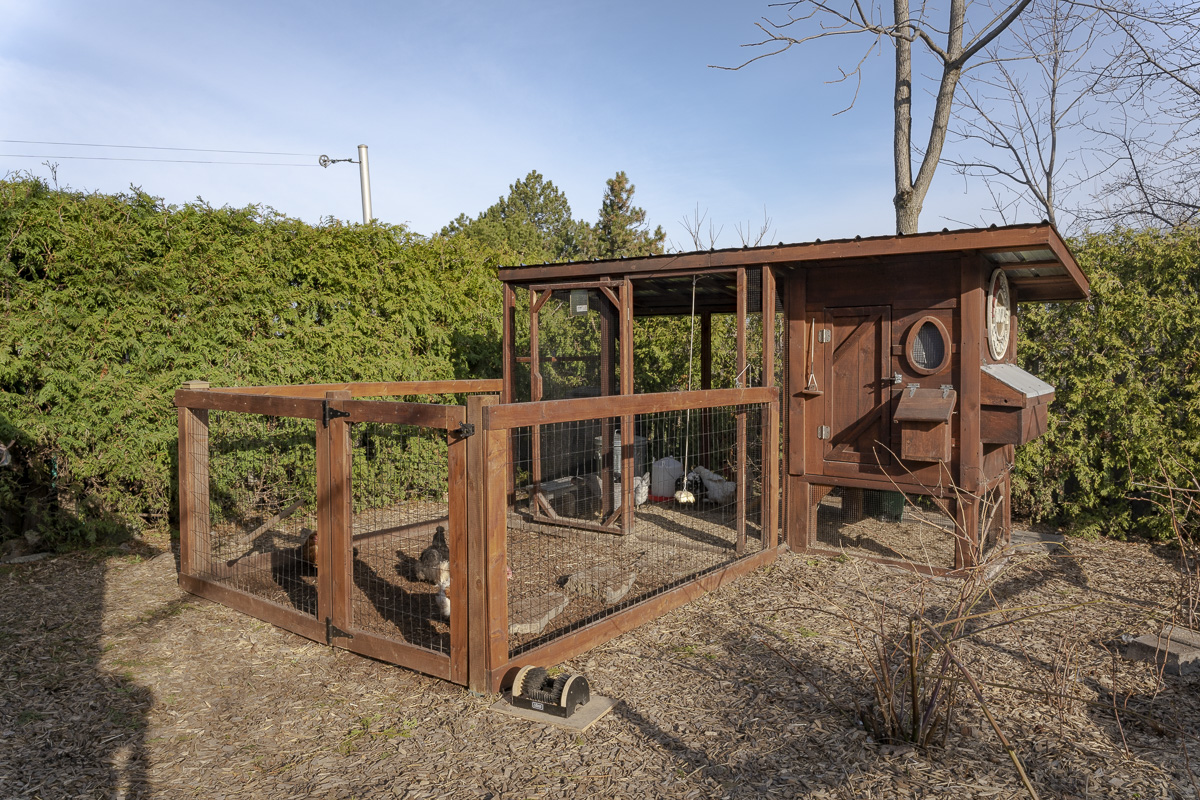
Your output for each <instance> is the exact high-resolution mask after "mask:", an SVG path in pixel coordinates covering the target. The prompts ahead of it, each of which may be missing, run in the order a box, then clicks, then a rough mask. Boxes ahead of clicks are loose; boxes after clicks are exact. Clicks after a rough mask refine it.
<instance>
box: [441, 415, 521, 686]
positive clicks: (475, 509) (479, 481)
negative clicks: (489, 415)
mask: <svg viewBox="0 0 1200 800" xmlns="http://www.w3.org/2000/svg"><path fill="white" fill-rule="evenodd" d="M497 400H498V398H496V397H490V396H486V395H479V396H476V397H468V398H467V421H468V422H470V423H471V424H473V425H474V426H475V435H474V436H470V437H468V438H467V462H468V463H467V535H466V538H467V546H466V551H465V552H466V559H465V560H466V570H465V571H466V578H465V581H464V582H465V584H466V587H467V602H466V605H465V606H463V608H464V609H465V610H466V614H463V615H461V617H462V618H463V619H464V620H465V621H466V622H467V627H466V631H465V636H466V639H467V686H468V687H470V688H471V690H472V691H476V692H486V691H487V670H488V645H489V641H488V619H489V618H488V610H487V599H488V595H487V524H488V519H489V518H488V505H487V504H488V497H487V490H488V484H487V450H486V448H485V446H484V443H485V441H486V437H485V436H484V424H483V409H484V408H485V407H487V406H491V405H495V404H496V402H497ZM498 435H500V436H503V437H506V438H507V432H505V431H501V432H500V433H499V434H498ZM505 483H507V481H505ZM493 491H495V492H497V493H498V494H499V495H500V497H499V500H500V503H501V504H502V505H501V514H503V504H504V502H505V501H506V498H507V494H508V491H507V486H506V485H504V484H502V485H501V486H499V487H495V488H494V489H493ZM501 519H503V517H501ZM450 570H451V581H456V580H457V578H455V577H453V576H454V571H455V565H454V563H453V562H451V564H450ZM453 610H454V608H453V605H451V612H453ZM453 619H454V614H453V613H451V620H453ZM450 637H451V642H452V643H453V640H454V627H453V624H452V625H451V630H450Z"/></svg>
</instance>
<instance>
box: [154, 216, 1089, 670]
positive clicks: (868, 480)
mask: <svg viewBox="0 0 1200 800" xmlns="http://www.w3.org/2000/svg"><path fill="white" fill-rule="evenodd" d="M499 278H500V280H501V281H502V282H503V284H504V311H503V314H504V325H503V367H502V372H503V376H502V379H501V380H447V381H428V382H413V383H371V384H366V383H348V384H327V385H307V386H249V387H247V386H243V387H223V388H222V387H210V386H209V385H208V384H207V383H204V382H202V381H191V382H188V383H187V384H185V385H184V386H183V387H182V388H181V389H180V390H179V391H178V392H177V393H176V395H175V403H176V405H177V406H178V408H179V514H180V584H181V586H183V587H184V588H185V589H187V590H188V591H190V592H194V593H196V594H199V595H203V596H205V597H209V598H211V599H213V600H216V601H218V602H221V603H224V604H226V605H229V606H231V607H233V608H238V609H241V610H243V611H245V612H246V613H249V614H252V615H254V616H256V617H258V618H260V619H264V620H268V621H270V622H272V623H273V624H276V625H279V626H281V627H285V628H287V629H289V630H292V631H295V632H296V633H298V634H301V635H303V636H306V637H309V638H311V639H314V640H316V641H323V642H325V643H327V644H329V645H332V646H335V647H343V648H346V649H349V650H353V651H355V652H359V653H362V654H364V655H368V656H372V657H375V658H381V659H385V660H388V661H391V662H393V663H396V664H401V665H405V666H408V667H411V668H413V669H417V670H420V671H422V672H425V673H428V674H431V675H436V676H438V677H441V678H445V679H448V680H451V681H454V682H457V683H461V684H465V685H469V686H471V687H472V688H475V689H477V690H479V691H495V690H497V689H499V688H500V687H501V686H502V685H506V683H511V681H512V676H513V675H514V674H515V673H516V671H517V670H518V669H519V668H520V667H522V666H526V665H541V666H546V665H551V664H556V663H560V662H562V661H564V660H566V659H569V658H571V657H573V656H575V655H578V654H579V653H582V652H584V651H586V650H588V649H589V648H591V647H594V646H595V645H597V644H599V643H600V642H603V641H605V640H608V639H611V638H612V637H614V636H617V635H619V634H620V633H622V632H624V631H627V630H630V629H632V628H634V627H636V626H638V625H640V624H642V623H644V622H646V621H649V620H651V619H654V618H655V617H657V616H659V615H661V614H663V613H665V612H666V611H667V610H669V609H671V608H674V607H676V606H679V605H681V604H683V603H685V602H688V601H689V600H691V599H693V598H695V597H697V596H698V595H700V594H701V593H703V592H706V591H709V590H711V589H713V588H715V587H718V586H721V585H722V584H724V583H726V582H728V581H730V580H734V579H736V578H737V577H739V576H741V575H744V574H746V573H748V572H750V571H751V570H754V569H756V568H757V567H759V566H762V565H764V564H768V563H770V562H771V561H772V560H773V559H774V558H776V557H777V554H778V551H779V547H778V546H779V542H780V538H781V536H782V538H784V539H786V541H787V543H788V544H790V545H791V547H792V548H793V549H795V550H812V551H817V552H827V553H831V554H840V553H847V552H853V553H855V554H857V555H861V556H863V557H866V558H870V559H875V560H880V561H884V562H891V563H896V564H903V565H905V566H908V567H910V568H914V569H918V570H921V571H925V572H930V573H934V574H945V573H949V572H953V571H955V570H960V571H961V570H964V569H968V568H970V567H972V566H973V565H975V564H978V563H979V562H980V560H981V558H982V557H983V556H984V555H985V554H986V552H987V549H988V548H989V547H990V546H994V545H996V544H1000V543H1003V542H1004V541H1006V540H1007V538H1008V536H1009V527H1010V520H1009V492H1010V480H1009V473H1010V470H1011V467H1012V464H1013V456H1014V448H1015V447H1016V446H1018V445H1020V444H1023V443H1025V442H1028V441H1029V440H1031V439H1033V438H1034V437H1036V436H1038V435H1040V434H1041V433H1043V432H1044V431H1045V430H1046V425H1047V410H1048V404H1049V403H1050V401H1051V400H1052V398H1053V393H1054V390H1053V388H1052V387H1050V386H1049V385H1047V384H1045V383H1044V382H1042V381H1040V380H1039V379H1038V378H1037V377H1035V376H1033V375H1030V374H1028V373H1026V372H1024V371H1023V370H1021V369H1020V367H1018V366H1017V365H1016V363H1015V352H1016V338H1017V322H1018V315H1017V313H1016V308H1017V302H1018V301H1034V302H1044V301H1066V300H1078V299H1082V298H1085V297H1086V296H1087V292H1088V284H1087V280H1086V279H1085V278H1084V276H1083V274H1082V273H1081V272H1080V270H1079V267H1078V265H1077V264H1076V263H1075V260H1074V259H1073V257H1072V256H1071V254H1070V252H1069V251H1068V250H1067V248H1066V246H1065V244H1064V243H1063V241H1062V239H1061V238H1060V237H1059V236H1058V234H1057V233H1056V232H1055V231H1054V230H1053V228H1051V227H1050V226H1049V225H1046V224H1042V225H1022V226H1011V227H1005V228H992V229H987V230H965V231H953V232H949V231H943V232H941V233H930V234H920V235H913V236H903V237H900V236H885V237H875V238H868V239H854V240H842V241H833V242H821V241H816V242H812V243H807V244H792V245H783V244H781V245H778V246H771V247H756V248H741V249H733V250H720V251H709V252H696V253H683V254H668V255H659V256H649V257H645V258H629V259H615V260H608V261H589V262H580V263H570V264H547V265H541V266H514V267H507V268H502V269H501V270H500V271H499ZM679 362H686V368H681V367H680V363H679Z"/></svg>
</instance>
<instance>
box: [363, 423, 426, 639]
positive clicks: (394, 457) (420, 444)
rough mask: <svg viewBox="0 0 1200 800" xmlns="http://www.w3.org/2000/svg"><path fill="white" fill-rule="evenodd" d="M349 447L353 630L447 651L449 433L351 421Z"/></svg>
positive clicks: (405, 426)
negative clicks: (443, 592) (444, 590)
mask: <svg viewBox="0 0 1200 800" xmlns="http://www.w3.org/2000/svg"><path fill="white" fill-rule="evenodd" d="M350 443H351V452H352V462H351V482H350V485H351V496H352V498H353V500H352V514H353V516H352V524H353V530H352V535H353V539H354V552H353V558H354V589H353V591H352V594H351V604H352V613H353V619H354V627H355V628H357V629H360V630H364V631H367V632H369V633H373V634H377V635H379V636H383V637H386V638H389V639H395V640H398V641H403V642H407V643H409V644H412V645H415V646H417V647H422V648H425V649H428V650H433V651H435V652H439V653H448V652H449V651H450V628H449V624H448V619H447V618H446V617H445V616H444V615H443V614H442V610H441V609H439V608H438V603H437V594H438V589H439V584H441V583H442V582H445V581H448V579H449V550H448V548H447V547H446V543H447V537H448V514H449V504H448V500H447V490H448V485H449V467H448V452H447V439H446V432H445V431H444V430H438V429H431V428H419V427H413V426H408V425H393V424H380V423H373V422H372V423H354V424H352V425H351V426H350ZM439 534H440V535H439ZM435 540H436V541H435Z"/></svg>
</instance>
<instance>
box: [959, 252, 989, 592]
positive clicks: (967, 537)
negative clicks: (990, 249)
mask: <svg viewBox="0 0 1200 800" xmlns="http://www.w3.org/2000/svg"><path fill="white" fill-rule="evenodd" d="M982 261H983V260H982V258H981V256H980V255H979V254H978V253H967V254H964V255H963V257H962V262H961V275H962V296H961V297H960V298H959V307H960V308H961V314H962V323H961V324H962V351H961V353H960V355H959V376H960V377H959V381H960V387H959V395H958V407H959V415H958V425H959V429H958V490H959V491H958V496H959V500H958V501H957V502H956V506H957V509H956V512H955V519H956V521H957V523H958V525H959V526H960V527H959V529H958V533H959V536H958V537H956V538H957V543H956V546H955V556H954V568H955V569H970V568H971V567H974V566H976V565H977V563H978V559H979V497H980V495H981V493H982V487H983V485H984V474H983V443H982V438H981V431H980V417H979V412H980V406H979V403H980V395H981V392H982V380H983V373H982V371H981V370H980V365H981V364H982V363H983V349H984V347H985V346H986V344H985V342H984V318H985V315H984V301H985V291H984V267H983V263H982Z"/></svg>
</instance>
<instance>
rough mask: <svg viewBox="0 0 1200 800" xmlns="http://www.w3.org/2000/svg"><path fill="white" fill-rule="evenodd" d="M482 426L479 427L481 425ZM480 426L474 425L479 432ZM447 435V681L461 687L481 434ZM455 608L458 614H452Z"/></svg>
mask: <svg viewBox="0 0 1200 800" xmlns="http://www.w3.org/2000/svg"><path fill="white" fill-rule="evenodd" d="M468 399H470V398H468ZM480 427H482V426H480ZM478 430H479V428H476V431H478ZM446 438H447V440H448V441H447V455H446V458H447V467H448V475H447V483H448V486H447V487H446V488H447V501H448V506H449V509H448V511H449V513H448V516H449V524H448V527H447V529H446V544H447V546H448V547H449V549H450V588H449V589H448V590H447V597H448V598H449V600H450V611H451V613H450V676H449V677H450V680H452V681H454V682H455V683H457V684H459V685H460V686H465V685H467V683H468V681H469V675H468V670H469V659H470V654H469V643H468V641H467V636H468V632H467V631H468V625H469V620H470V617H469V616H468V614H469V608H470V606H469V604H470V600H469V595H470V580H469V578H468V572H467V547H468V545H467V530H468V525H469V518H470V513H471V512H470V509H469V507H468V505H469V502H470V501H469V498H468V489H467V465H468V460H469V458H470V454H469V453H468V442H469V441H470V440H471V439H476V438H482V437H481V436H463V435H462V433H460V432H459V431H451V432H449V433H447V434H446ZM455 609H457V610H458V613H457V614H456V613H454V610H455Z"/></svg>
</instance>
